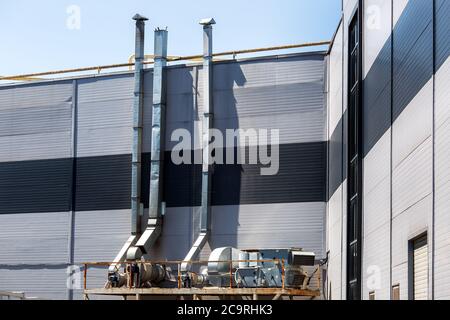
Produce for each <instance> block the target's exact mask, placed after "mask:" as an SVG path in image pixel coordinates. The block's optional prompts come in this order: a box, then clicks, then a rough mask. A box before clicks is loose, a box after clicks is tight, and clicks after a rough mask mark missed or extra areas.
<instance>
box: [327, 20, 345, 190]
mask: <svg viewBox="0 0 450 320" xmlns="http://www.w3.org/2000/svg"><path fill="white" fill-rule="evenodd" d="M342 38H343V26H342V23H341V24H340V26H339V28H338V30H337V31H336V36H335V39H334V43H333V47H332V49H331V52H330V58H329V77H328V80H329V91H328V112H327V113H328V137H327V140H328V195H329V197H331V196H332V195H333V194H334V192H335V191H336V190H337V189H338V187H339V186H340V185H341V183H342V178H343V177H342V174H343V172H342V165H343V163H342V146H343V145H342V144H343V141H342V138H343V127H342V116H343V115H342V112H343V108H342V94H343V92H342V71H343V70H342V58H343V56H342V45H343V43H342Z"/></svg>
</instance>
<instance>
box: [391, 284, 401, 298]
mask: <svg viewBox="0 0 450 320" xmlns="http://www.w3.org/2000/svg"><path fill="white" fill-rule="evenodd" d="M392 300H400V285H399V284H396V285H395V286H392Z"/></svg>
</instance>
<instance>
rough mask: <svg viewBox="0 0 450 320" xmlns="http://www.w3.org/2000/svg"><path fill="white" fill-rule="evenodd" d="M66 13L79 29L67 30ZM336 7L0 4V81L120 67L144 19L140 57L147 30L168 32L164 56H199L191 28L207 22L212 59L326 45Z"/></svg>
mask: <svg viewBox="0 0 450 320" xmlns="http://www.w3.org/2000/svg"><path fill="white" fill-rule="evenodd" d="M71 5H77V6H78V7H79V8H80V29H75V30H70V29H69V28H67V26H66V24H67V19H68V18H69V16H70V15H69V14H68V13H67V12H66V10H67V8H68V7H69V6H71ZM340 9H341V0H259V1H257V0H226V1H225V0H220V1H219V0H209V1H207V0H190V1H186V0H184V1H183V0H166V1H153V0H128V1H119V0H95V1H94V0H90V1H89V0H71V1H66V0H58V1H55V0H39V1H33V0H28V1H25V0H1V1H0V41H1V49H0V61H1V63H0V75H12V74H20V73H30V72H38V71H48V70H55V69H62V68H75V67H82V66H92V65H101V64H110V63H121V62H125V61H126V60H127V59H128V57H129V55H130V54H132V53H133V50H134V24H133V21H132V20H131V17H132V16H133V15H134V14H135V13H137V12H139V13H141V14H143V15H145V16H147V17H148V18H149V19H150V21H148V22H147V29H146V31H147V38H146V40H147V41H146V53H147V54H151V53H152V51H153V34H152V33H153V29H154V28H155V27H166V26H167V27H168V30H169V55H190V54H199V53H201V51H202V41H201V39H202V38H201V36H202V34H201V27H200V26H199V25H198V20H199V19H200V18H204V17H210V16H212V17H214V18H215V20H216V22H217V24H216V25H215V27H214V51H216V52H218V51H225V50H227V51H228V50H238V49H248V48H257V47H265V46H275V45H283V44H292V43H302V42H309V41H320V40H328V39H330V38H331V37H332V35H333V33H334V31H335V29H336V26H337V23H338V21H339V18H340Z"/></svg>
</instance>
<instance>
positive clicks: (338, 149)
mask: <svg viewBox="0 0 450 320" xmlns="http://www.w3.org/2000/svg"><path fill="white" fill-rule="evenodd" d="M328 143H329V149H328V150H329V151H328V152H329V154H328V158H329V165H328V166H329V168H328V171H329V178H328V196H329V197H331V196H332V195H333V194H334V193H335V191H336V190H337V189H338V188H339V186H340V185H341V184H342V179H343V170H342V165H343V162H342V156H343V155H342V120H340V121H339V123H338V125H337V126H336V129H335V130H334V131H333V134H332V135H331V137H330V141H329V142H328ZM327 200H328V199H327Z"/></svg>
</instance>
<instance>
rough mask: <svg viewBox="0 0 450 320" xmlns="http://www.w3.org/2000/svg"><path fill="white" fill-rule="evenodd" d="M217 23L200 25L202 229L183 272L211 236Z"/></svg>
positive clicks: (190, 251)
mask: <svg viewBox="0 0 450 320" xmlns="http://www.w3.org/2000/svg"><path fill="white" fill-rule="evenodd" d="M215 23H216V22H215V21H214V19H213V18H207V19H202V20H201V21H200V24H201V25H202V26H203V74H204V77H203V78H204V84H203V90H204V91H203V99H204V109H203V110H204V111H203V112H204V113H203V125H202V154H203V166H202V195H201V199H202V200H201V218H200V220H201V229H200V234H199V236H198V237H197V239H196V240H195V242H194V245H193V246H192V247H191V249H190V250H189V252H188V254H187V255H186V257H185V258H184V261H185V262H184V263H182V265H181V272H188V271H189V270H190V267H191V263H190V261H192V260H193V259H195V258H196V257H197V256H198V254H199V253H200V251H201V250H202V248H203V246H204V245H205V243H206V241H207V240H208V236H209V229H210V216H211V165H212V164H211V163H209V161H210V159H209V155H210V149H209V148H210V141H211V136H210V129H211V128H212V124H213V115H214V113H213V95H212V88H213V83H212V82H213V52H212V51H213V48H212V26H213V24H215Z"/></svg>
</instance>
